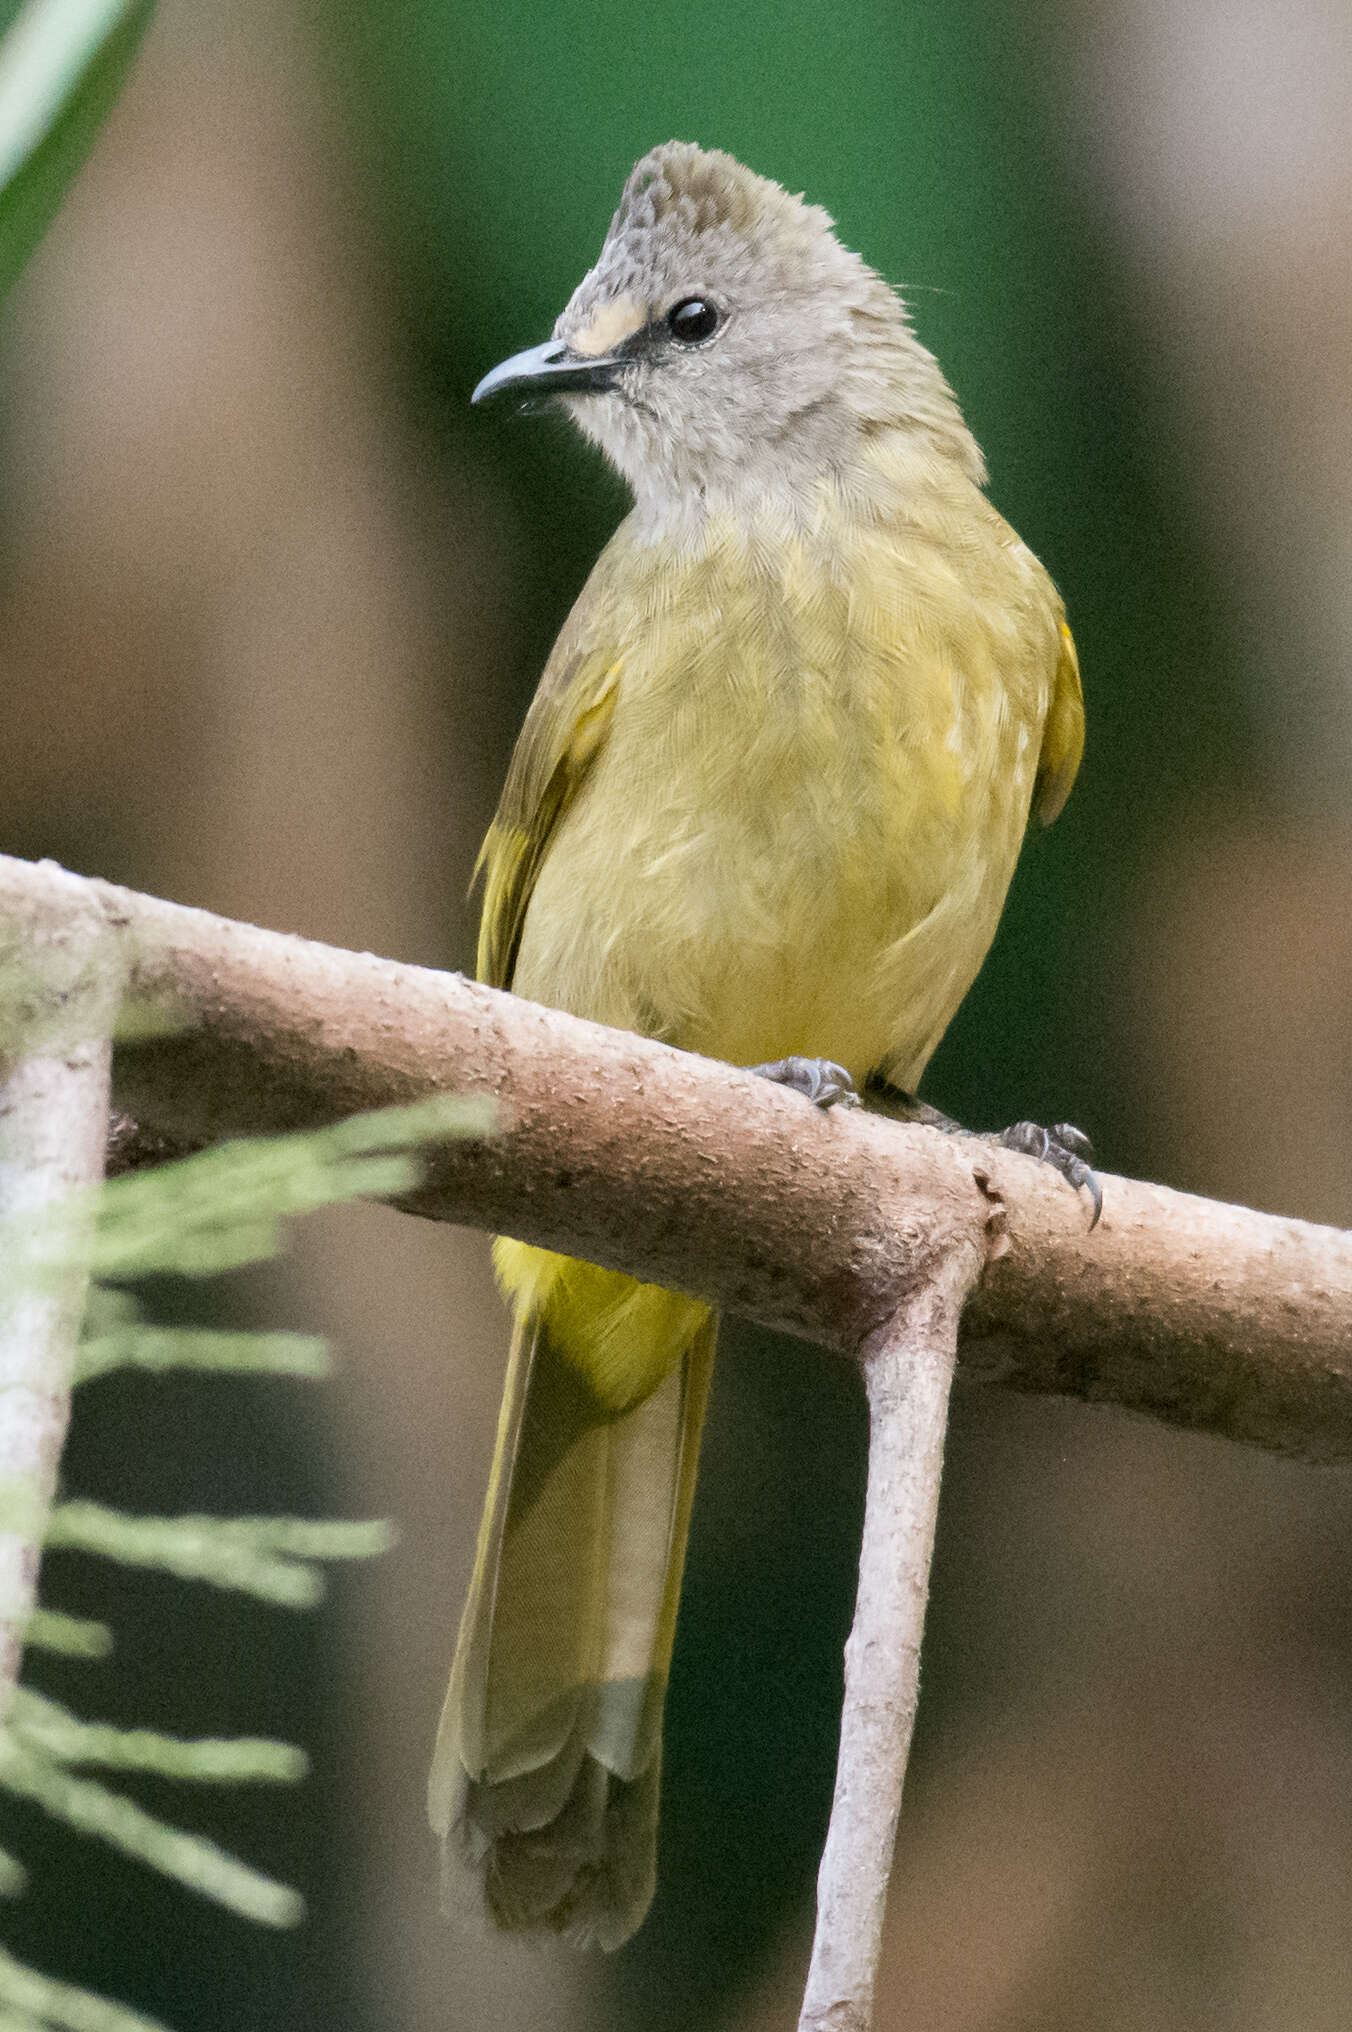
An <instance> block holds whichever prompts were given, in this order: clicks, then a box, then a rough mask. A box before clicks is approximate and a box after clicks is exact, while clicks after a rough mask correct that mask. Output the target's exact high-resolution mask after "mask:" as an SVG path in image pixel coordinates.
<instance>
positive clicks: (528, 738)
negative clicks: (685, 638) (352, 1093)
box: [475, 586, 620, 988]
mask: <svg viewBox="0 0 1352 2032" xmlns="http://www.w3.org/2000/svg"><path fill="white" fill-rule="evenodd" d="M592 591H593V589H592V587H590V586H589V587H588V588H587V589H586V590H585V591H584V592H583V595H582V598H581V599H580V600H579V601H578V604H577V606H576V607H575V608H574V609H573V612H572V614H571V615H570V616H569V619H568V621H567V623H566V624H565V626H564V629H563V633H562V634H561V635H560V637H559V639H558V641H557V643H556V644H555V646H554V650H553V654H552V655H551V656H550V659H549V662H548V663H547V664H546V666H545V674H544V676H543V677H542V678H541V680H540V688H539V690H538V691H537V692H536V694H535V697H534V699H533V700H532V702H531V708H530V711H529V712H528V713H527V715H526V723H525V725H524V726H523V727H522V729H521V732H520V735H519V736H518V738H517V743H516V748H515V750H514V751H513V754H512V760H511V765H510V767H509V768H508V771H507V781H506V782H505V783H504V785H503V787H502V797H501V799H500V801H499V804H498V810H497V816H496V817H495V818H494V820H493V823H492V825H491V826H490V827H489V829H488V837H487V838H486V839H485V841H484V843H483V846H482V848H481V849H480V852H479V859H478V862H477V864H476V868H475V873H476V875H477V874H479V873H482V875H483V877H484V906H483V916H482V918H481V919H480V923H479V959H478V975H479V979H480V980H481V981H486V982H487V983H488V985H489V986H490V987H493V988H510V987H511V985H512V975H513V972H514V971H515V968H516V956H517V951H518V949H519V947H520V944H521V931H522V927H523V925H524V924H525V921H526V909H527V906H528V905H529V903H530V899H531V895H532V892H533V891H534V888H535V884H536V881H537V879H538V877H539V873H540V869H541V867H542V865H543V863H544V857H545V855H546V853H547V852H548V850H549V843H550V840H551V839H552V838H553V836H554V831H555V828H556V827H557V826H558V824H559V821H560V820H561V819H562V817H563V815H564V813H565V812H566V811H567V810H568V807H569V806H570V805H571V803H572V802H573V799H574V798H575V797H576V795H577V793H578V789H579V787H580V786H581V784H582V782H583V780H584V778H585V777H586V774H587V771H588V770H589V769H590V767H591V765H592V763H593V762H594V761H595V760H596V757H597V755H598V754H599V752H600V750H601V747H602V745H603V743H604V741H605V738H606V735H607V733H608V732H609V729H610V721H611V715H612V714H613V712H614V710H615V698H616V692H617V689H618V685H619V678H620V657H619V654H618V651H617V647H616V640H615V633H614V630H613V628H611V627H609V626H603V627H602V626H598V623H599V622H601V621H603V620H606V621H608V619H609V607H610V603H609V602H608V601H605V600H603V599H602V600H598V599H596V598H595V597H589V596H590V595H591V594H592Z"/></svg>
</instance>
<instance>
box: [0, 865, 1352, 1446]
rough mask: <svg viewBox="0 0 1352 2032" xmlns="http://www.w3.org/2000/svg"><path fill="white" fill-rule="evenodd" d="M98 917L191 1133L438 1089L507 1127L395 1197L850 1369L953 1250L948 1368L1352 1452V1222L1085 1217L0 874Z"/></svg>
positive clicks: (767, 1101) (990, 1180)
mask: <svg viewBox="0 0 1352 2032" xmlns="http://www.w3.org/2000/svg"><path fill="white" fill-rule="evenodd" d="M77 891H78V892H79V893H80V898H81V903H82V906H83V905H88V904H90V903H92V904H93V905H95V906H96V907H97V909H98V911H99V913H100V915H101V919H102V923H103V926H104V928H105V930H106V932H107V934H108V935H109V937H110V938H111V939H113V940H114V941H116V943H117V945H118V947H119V948H120V952H121V964H122V966H123V967H124V968H125V972H126V978H127V981H128V985H129V990H130V992H131V993H132V994H133V995H135V996H138V997H141V998H143V999H147V1000H151V1001H154V1002H157V1003H161V1004H164V1003H168V1004H171V1005H172V1006H173V1008H174V1009H175V1010H176V1011H177V1014H178V1019H179V1022H180V1025H181V1028H180V1030H179V1031H178V1033H177V1034H176V1035H173V1036H169V1037H163V1036H162V1037H157V1038H151V1039H147V1040H145V1041H142V1042H140V1043H137V1044H129V1045H126V1046H123V1047H119V1049H118V1051H117V1054H116V1057H115V1062H114V1089H115V1095H116V1099H117V1103H118V1105H119V1106H120V1107H122V1108H124V1109H126V1110H127V1112H128V1113H129V1114H130V1115H131V1116H132V1117H133V1118H134V1119H135V1120H136V1122H137V1123H139V1124H140V1125H142V1127H143V1129H144V1130H145V1131H147V1132H149V1133H151V1134H153V1135H154V1136H155V1137H156V1138H158V1139H160V1144H161V1147H166V1146H167V1147H195V1146H197V1145H200V1144H202V1143H206V1142H210V1141H213V1140H215V1139H216V1138H218V1137H220V1136H223V1135H226V1134H256V1133H262V1132H275V1131H278V1130H283V1129H287V1128H292V1127H301V1126H306V1125H312V1124H315V1123H318V1122H322V1121H328V1120H333V1119H335V1118H337V1117H339V1116H342V1115H344V1114H348V1113H351V1112H353V1111H354V1110H357V1109H361V1108H368V1107H376V1106H382V1105H385V1104H388V1103H390V1102H394V1101H399V1100H411V1099H414V1098H416V1097H418V1096H420V1095H423V1094H426V1093H429V1092H433V1091H436V1090H439V1089H447V1090H454V1091H457V1092H461V1093H474V1094H487V1095H490V1096H492V1097H493V1098H494V1099H495V1101H496V1102H497V1104H498V1108H499V1114H500V1120H501V1125H502V1132H501V1133H500V1134H499V1135H498V1136H496V1137H494V1138H492V1139H490V1140H488V1141H485V1142H483V1143H457V1144H453V1145H451V1146H449V1147H447V1148H446V1149H444V1150H443V1151H441V1152H439V1153H437V1154H436V1155H435V1157H434V1158H433V1160H432V1162H431V1164H430V1167H429V1174H428V1179H427V1183H426V1185H425V1186H424V1188H423V1189H422V1190H421V1191H420V1192H419V1193H418V1194H417V1195H416V1196H415V1197H414V1198H413V1199H411V1200H410V1201H409V1202H408V1204H409V1207H410V1209H411V1210H412V1211H415V1212H418V1213H422V1214H426V1215H429V1216H431V1217H432V1218H435V1219H440V1220H450V1221H460V1222H465V1223H468V1224H471V1225H475V1226H480V1227H486V1228H496V1229H502V1230H505V1231H506V1232H508V1233H511V1234H516V1235H519V1236H521V1237H522V1238H523V1239H525V1240H527V1241H533V1242H538V1243H541V1244H543V1245H545V1246H547V1247H551V1248H557V1249H562V1250H566V1251H569V1252H571V1253H574V1254H577V1255H582V1256H585V1257H588V1258H590V1259H591V1260H593V1261H597V1262H601V1263H605V1264H608V1265H611V1266H613V1267H615V1268H619V1269H624V1270H629V1271H631V1272H633V1273H634V1274H636V1275H638V1276H641V1277H645V1278H648V1279H651V1280H653V1281H655V1282H660V1283H664V1284H669V1285H672V1286H675V1287H676V1288H678V1289H681V1290H685V1291H689V1292H692V1293H694V1294H696V1295H697V1296H700V1297H704V1298H708V1299H711V1300H713V1301H714V1302H716V1303H717V1304H719V1305H721V1306H722V1307H724V1308H725V1309H726V1310H729V1311H734V1312H741V1313H744V1314H746V1315H747V1316H748V1317H750V1318H752V1319H756V1320H759V1321H760V1322H761V1323H763V1324H765V1325H769V1326H774V1327H780V1328H784V1329H786V1330H788V1331H789V1332H792V1333H796V1334H799V1335H803V1336H805V1337H807V1338H810V1339H813V1340H816V1341H818V1342H820V1343H822V1344H823V1345H824V1346H826V1347H827V1348H830V1349H833V1350H835V1351H836V1352H838V1353H841V1354H844V1355H847V1356H849V1357H851V1358H857V1355H858V1351H859V1349H860V1348H861V1347H862V1346H863V1345H864V1344H865V1343H866V1341H867V1340H868V1338H869V1336H870V1335H872V1334H874V1333H876V1332H877V1331H878V1330H879V1329H880V1328H881V1327H883V1326H884V1325H885V1324H886V1323H887V1322H888V1321H890V1320H891V1319H893V1318H894V1317H895V1316H896V1315H897V1314H898V1312H899V1310H900V1309H901V1307H902V1306H903V1305H904V1304H905V1302H906V1300H907V1298H908V1297H909V1296H910V1294H911V1293H913V1292H914V1291H915V1290H916V1289H917V1288H919V1286H921V1285H922V1284H924V1283H925V1282H926V1281H927V1280H928V1279H929V1277H930V1275H931V1274H932V1271H933V1268H934V1265H935V1263H936V1261H937V1260H938V1259H939V1258H940V1257H941V1256H942V1255H943V1253H944V1251H945V1250H946V1248H947V1247H949V1246H951V1244H952V1241H953V1238H954V1236H955V1235H957V1234H959V1233H961V1232H964V1231H967V1232H980V1233H982V1234H983V1235H984V1238H985V1241H986V1244H987V1266H986V1269H985V1272H984V1275H983V1277H982V1280H981V1283H980V1285H979V1287H978V1289H977V1290H976V1292H975V1293H974V1295H973V1297H972V1299H971V1301H970V1302H969V1304H968V1306H967V1308H966V1311H965V1313H964V1316H963V1324H962V1334H961V1341H960V1351H961V1358H962V1364H963V1370H964V1372H965V1373H967V1374H969V1375H971V1376H975V1377H978V1378H980V1379H982V1380H985V1381H990V1382H999V1383H1003V1384H1005V1385H1006V1386H1008V1387H1011V1388H1015V1389H1020V1390H1034V1391H1049V1392H1055V1393H1059V1394H1063V1395H1067V1396H1074V1397H1081V1398H1087V1399H1090V1400H1093V1401H1097V1402H1109V1403H1115V1404H1119V1405H1122V1406H1125V1407H1127V1408H1130V1409H1133V1410H1137V1411H1144V1412H1148V1413H1150V1414H1152V1415H1154V1416H1156V1417H1160V1418H1164V1419H1167V1420H1169V1421H1170V1422H1172V1423H1174V1424H1178V1425H1184V1426H1190V1427H1194V1428H1197V1429H1201V1430H1205V1431H1209V1432H1213V1433H1219V1434H1223V1435H1225V1436H1226V1437H1228V1438H1231V1439H1237V1440H1243V1441H1247V1442H1251V1443H1255V1444H1258V1445H1262V1446H1266V1447H1270V1448H1274V1449H1276V1450H1278V1451H1280V1452H1283V1453H1286V1454H1289V1455H1293V1456H1296V1457H1299V1458H1302V1459H1306V1460H1311V1461H1320V1462H1333V1461H1345V1460H1352V1236H1349V1235H1347V1234H1344V1233H1342V1232H1341V1231H1339V1230H1336V1229H1331V1228H1321V1227H1316V1226H1314V1225H1312V1224H1310V1223H1306V1222H1301V1221H1289V1220H1282V1219H1279V1218H1277V1217H1275V1216H1272V1215H1267V1214H1259V1213H1253V1212H1249V1211H1247V1210H1246V1209H1243V1208H1240V1207H1231V1206H1225V1205H1222V1204H1220V1203H1218V1202H1215V1201H1208V1200H1201V1199H1196V1198H1192V1197H1190V1196H1189V1195H1186V1194H1182V1193H1176V1192H1171V1191H1169V1190H1168V1189H1167V1188H1166V1187H1163V1186H1155V1185H1147V1184H1143V1183H1140V1182H1138V1181H1134V1180H1129V1179H1122V1178H1114V1177H1107V1178H1105V1181H1104V1190H1105V1211H1104V1217H1103V1220H1102V1222H1101V1223H1100V1225H1099V1227H1098V1228H1097V1229H1096V1230H1095V1231H1094V1232H1093V1233H1092V1234H1089V1233H1088V1232H1087V1224H1086V1217H1085V1209H1084V1205H1083V1203H1082V1202H1081V1201H1080V1200H1078V1199H1077V1198H1076V1197H1075V1195H1073V1194H1072V1193H1071V1192H1070V1191H1069V1190H1068V1188H1067V1187H1066V1186H1065V1185H1064V1184H1063V1183H1062V1182H1061V1181H1060V1180H1059V1179H1058V1178H1056V1177H1055V1176H1053V1175H1052V1174H1051V1173H1050V1172H1049V1171H1048V1170H1047V1169H1046V1167H1045V1166H1041V1165H1038V1164H1036V1163H1035V1162H1034V1161H1033V1160H1032V1159H1030V1158H1027V1157H1022V1156H1019V1155H1018V1154H1017V1153H1015V1152H1012V1151H1006V1150H1001V1149H997V1148H995V1147H992V1146H991V1145H988V1144H986V1143H984V1142H982V1141H981V1140H980V1139H979V1138H975V1137H967V1136H947V1135H944V1134H942V1133H940V1132H938V1131H936V1130H933V1129H929V1128H923V1127H919V1126H909V1125H907V1126H901V1125H898V1124H894V1123H891V1122H886V1121H882V1120H879V1119H877V1118H875V1117H870V1116H868V1115H866V1114H865V1113H864V1112H863V1111H862V1110H852V1111H850V1112H848V1113H845V1112H842V1111H840V1110H835V1111H832V1112H831V1113H830V1114H827V1115H822V1114H820V1113H818V1112H817V1111H815V1110H813V1109H810V1108H808V1107H807V1106H806V1105H805V1104H804V1103H803V1102H802V1101H801V1100H800V1099H799V1098H797V1097H796V1096H794V1095H792V1094H786V1093H784V1092H782V1091H779V1090H777V1089H776V1088H774V1087H772V1086H771V1085H770V1084H769V1083H768V1082H766V1081H764V1080H759V1079H756V1078H754V1077H753V1076H751V1075H749V1074H747V1073H744V1072H740V1071H738V1070H736V1069H735V1068H732V1067H728V1066H723V1065H718V1064H715V1063H714V1062H712V1061H709V1060H703V1059H698V1058H695V1057H693V1056H691V1055H690V1054H688V1053H684V1052H678V1051H674V1050H672V1049H670V1048H669V1047H667V1046H665V1045H661V1044H655V1043H653V1042H652V1041H651V1040H649V1039H646V1038H641V1037H635V1036H632V1035H630V1034H628V1033H626V1032H616V1031H607V1030H605V1029H603V1028H601V1027H600V1026H598V1025H596V1024H591V1023H583V1022H580V1021H579V1020H577V1019H576V1018H573V1017H570V1016H564V1015H561V1014H560V1013H559V1012H557V1011H554V1010H547V1009H542V1008H539V1007H537V1006H536V1005H534V1004H531V1003H527V1002H523V1001H520V1000H518V999H517V998H516V997H514V996H511V995H503V994H499V993H496V992H495V991H493V990H492V989H488V988H483V987H480V986H478V985H477V984H475V983H473V982H470V981H466V980H464V979H462V978H461V977H460V976H458V975H452V974H440V973H434V972H431V971H430V970H428V969H425V968H420V967H409V966H401V965H399V964H398V963H396V962H394V961H391V960H382V959H376V958H374V957H373V956H372V955H370V954H368V953H350V952H343V951H339V950H337V949H335V948H332V947H327V946H321V945H316V944H312V943H310V942H308V941H306V940H302V939H296V938H290V937H287V936H285V935H283V934H281V933H278V932H270V931H262V930H258V929H256V928H255V927H253V926H249V925H243V924H237V923H234V922H232V921H231V920H228V919H224V918H219V917H213V916H210V915H208V914H207V913H206V912H203V911H196V910H189V909H185V908H183V907H182V906H179V905H176V904H171V903H165V902H161V901H158V900H156V899H154V898H150V897H144V896H138V895H136V894H134V893H133V892H131V891H129V890H124V889H117V888H115V887H113V885H111V884H108V883H101V882H93V881H89V882H79V881H77V879H76V878H74V877H72V876H69V875H67V874H65V873H64V872H63V871H62V870H60V869H58V868H55V867H53V866H52V865H51V864H48V863H43V864H38V865H34V864H31V863H26V862H19V861H13V860H4V859H0V921H7V922H8V923H9V924H10V925H11V926H13V927H14V928H15V930H16V932H17V933H18V934H19V935H20V936H22V928H23V925H24V924H25V922H27V921H29V920H30V919H40V918H41V916H42V913H43V912H44V911H45V910H50V909H53V908H55V909H60V908H63V907H64V908H67V909H73V908H74V907H75V903H74V901H73V897H74V894H75V892H77Z"/></svg>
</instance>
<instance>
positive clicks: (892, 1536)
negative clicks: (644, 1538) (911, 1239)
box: [798, 1246, 981, 2032]
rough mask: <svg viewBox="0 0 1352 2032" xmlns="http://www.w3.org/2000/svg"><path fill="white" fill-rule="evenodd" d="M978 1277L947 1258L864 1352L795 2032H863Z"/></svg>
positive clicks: (971, 1257)
mask: <svg viewBox="0 0 1352 2032" xmlns="http://www.w3.org/2000/svg"><path fill="white" fill-rule="evenodd" d="M980 1268H981V1257H980V1254H979V1252H978V1251H977V1250H976V1249H974V1248H972V1247H971V1246H963V1247H961V1248H955V1249H953V1250H951V1251H950V1252H949V1254H948V1255H947V1256H946V1257H944V1258H943V1259H942V1260H941V1261H940V1262H939V1263H938V1264H936V1266H935V1268H934V1271H933V1274H932V1275H931V1276H930V1278H929V1279H928V1280H927V1281H926V1282H925V1283H924V1284H923V1285H922V1286H921V1287H920V1288H919V1289H918V1290H917V1291H916V1292H914V1293H913V1294H912V1295H911V1296H910V1297H909V1298H908V1300H907V1301H906V1303H905V1304H904V1305H903V1306H902V1307H901V1308H900V1310H899V1311H898V1313H897V1315H896V1317H895V1318H894V1319H893V1320H892V1321H891V1322H890V1323H889V1324H888V1326H887V1327H886V1328H885V1329H884V1330H883V1331H881V1332H880V1333H878V1334H876V1335H875V1336H874V1337H873V1339H872V1341H871V1343H870V1344H869V1345H868V1346H867V1347H866V1348H865V1350H864V1354H863V1364H864V1380H865V1383H866V1386H867V1389H868V1403H869V1448H868V1493H867V1497H866V1499H865V1505H864V1536H863V1542H862V1544H861V1546H860V1552H859V1591H858V1594H857V1596H856V1599H855V1609H854V1624H853V1627H852V1629H851V1631H850V1637H849V1642H848V1643H847V1644H846V1646H845V1703H844V1708H843V1711H842V1714H841V1722H840V1756H839V1761H838V1763H837V1766H836V1789H835V1797H834V1800H833V1802H832V1806H831V1825H830V1830H829V1832H828V1834H827V1837H826V1847H825V1849H824V1850H823V1852H822V1860H821V1868H820V1870H819V1872H818V1875H817V1925H816V1931H815V1934H814V1937H813V1942H812V1961H811V1965H810V1967H809V1970H808V1978H807V1989H806V1992H805V1994H804V1997H803V2009H802V2015H801V2016H800V2018H799V2020H798V2032H868V2027H869V2025H870V2024H871V2022H872V2017H873V1986H874V1980H875V1977H876V1975H877V1969H878V1954H879V1950H880V1948H881V1946H882V1932H883V1913H884V1909H885V1906H886V1902H887V1880H888V1876H889V1874H890V1872H891V1867H892V1850H893V1846H894V1844H895V1841H896V1832H897V1816H898V1814H899V1812H900V1810H901V1789H902V1782H903V1779H904V1777H905V1773H906V1758H907V1754H908V1752H909V1750H910V1745H911V1731H912V1729H913V1727H914V1724H915V1710H916V1701H917V1699H918V1697H919V1691H920V1639H921V1633H922V1631H923V1628H924V1622H925V1603H926V1599H927V1597H928V1594H929V1571H930V1558H931V1555H932V1553H933V1550H934V1525H935V1518H936V1516H937V1514H938V1508H939V1478H940V1473H941V1470H942V1466H943V1449H944V1427H945V1424H946V1423H947V1417H948V1394H949V1389H950V1386H951V1384H952V1381H953V1369H954V1365H955V1363H956V1361H957V1353H958V1321H959V1318H960V1317H961V1314H962V1307H963V1303H964V1301H965V1299H966V1297H967V1294H968V1292H969V1291H970V1290H971V1287H972V1285H973V1284H974V1282H975V1281H976V1278H977V1276H978V1274H979V1272H980Z"/></svg>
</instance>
